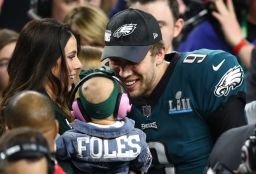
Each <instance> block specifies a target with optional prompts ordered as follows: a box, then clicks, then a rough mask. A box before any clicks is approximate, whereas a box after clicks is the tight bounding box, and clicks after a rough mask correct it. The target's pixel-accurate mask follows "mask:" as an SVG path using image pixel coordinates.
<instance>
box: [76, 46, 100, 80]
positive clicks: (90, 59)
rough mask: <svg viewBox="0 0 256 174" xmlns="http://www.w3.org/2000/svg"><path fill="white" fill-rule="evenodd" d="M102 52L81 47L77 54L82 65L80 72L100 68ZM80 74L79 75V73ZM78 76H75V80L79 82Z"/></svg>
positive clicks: (93, 48)
mask: <svg viewBox="0 0 256 174" xmlns="http://www.w3.org/2000/svg"><path fill="white" fill-rule="evenodd" d="M101 54H102V51H101V49H99V48H95V47H90V46H83V47H81V50H80V52H79V54H78V58H79V60H80V62H81V64H82V67H81V70H90V69H97V68H100V67H102V65H103V63H102V62H101V59H100V58H101ZM79 74H80V73H79ZM79 74H77V77H76V80H77V82H79V81H80V77H79Z"/></svg>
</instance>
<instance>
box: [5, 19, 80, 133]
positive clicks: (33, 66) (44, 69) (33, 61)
mask: <svg viewBox="0 0 256 174" xmlns="http://www.w3.org/2000/svg"><path fill="white" fill-rule="evenodd" d="M79 48H80V44H79V39H78V38H77V37H76V35H75V33H73V32H72V31H71V30H70V29H69V28H68V27H67V26H65V25H63V24H61V23H59V22H58V21H56V20H54V19H43V20H32V21H30V22H28V23H27V24H26V25H25V26H24V28H23V29H22V31H21V32H20V37H19V39H18V41H17V44H16V48H15V50H14V53H13V56H12V59H11V61H10V63H9V66H8V73H9V76H10V79H9V80H10V82H9V85H8V87H7V88H6V90H5V91H4V94H3V102H2V104H1V107H2V109H4V107H5V106H6V105H7V103H8V101H9V99H10V97H11V96H13V95H14V94H16V93H17V92H20V91H23V90H35V91H39V92H41V93H44V94H46V95H47V96H48V97H49V98H50V99H51V101H52V103H53V104H54V108H55V117H56V119H57V120H58V121H59V124H60V130H59V133H60V134H62V133H63V132H65V131H66V130H68V129H69V124H68V121H71V114H70V111H69V109H68V101H69V92H70V90H71V88H72V85H73V84H74V80H75V77H76V74H77V73H78V71H79V69H80V68H81V63H80V61H79V59H78V57H77V54H78V51H79Z"/></svg>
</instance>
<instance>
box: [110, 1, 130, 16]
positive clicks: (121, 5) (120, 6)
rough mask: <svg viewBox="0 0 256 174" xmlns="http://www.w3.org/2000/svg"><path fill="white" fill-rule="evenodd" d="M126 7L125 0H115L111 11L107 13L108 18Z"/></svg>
mask: <svg viewBox="0 0 256 174" xmlns="http://www.w3.org/2000/svg"><path fill="white" fill-rule="evenodd" d="M125 9H127V0H117V2H116V4H115V5H114V6H113V8H112V9H111V11H110V12H109V13H108V16H109V18H111V17H112V16H114V15H115V14H116V13H118V12H120V11H122V10H125Z"/></svg>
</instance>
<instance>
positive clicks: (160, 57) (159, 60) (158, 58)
mask: <svg viewBox="0 0 256 174" xmlns="http://www.w3.org/2000/svg"><path fill="white" fill-rule="evenodd" d="M164 58H165V48H164V47H163V48H161V49H160V50H159V52H158V53H157V55H156V65H160V64H162V63H163V61H164Z"/></svg>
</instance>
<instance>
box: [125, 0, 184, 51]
mask: <svg viewBox="0 0 256 174" xmlns="http://www.w3.org/2000/svg"><path fill="white" fill-rule="evenodd" d="M128 5H129V7H131V8H135V9H140V10H143V11H145V12H147V13H150V14H151V15H152V16H154V17H155V18H156V19H157V21H158V23H159V25H160V29H161V33H162V36H163V41H164V45H165V50H166V53H170V52H172V51H173V43H172V41H173V38H176V37H177V36H178V35H179V34H180V32H181V30H182V28H183V25H184V21H183V19H181V18H179V16H180V15H179V6H178V3H177V1H176V0H128Z"/></svg>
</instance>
